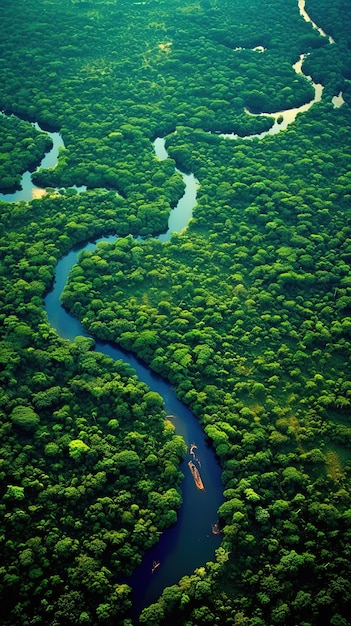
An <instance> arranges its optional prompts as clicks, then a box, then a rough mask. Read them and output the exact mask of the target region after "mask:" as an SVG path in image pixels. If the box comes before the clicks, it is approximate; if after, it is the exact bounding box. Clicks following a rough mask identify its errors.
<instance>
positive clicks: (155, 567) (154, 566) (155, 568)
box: [151, 561, 161, 574]
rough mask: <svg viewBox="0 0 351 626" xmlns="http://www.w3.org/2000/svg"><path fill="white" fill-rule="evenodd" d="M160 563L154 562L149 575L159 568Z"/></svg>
mask: <svg viewBox="0 0 351 626" xmlns="http://www.w3.org/2000/svg"><path fill="white" fill-rule="evenodd" d="M160 565H161V561H154V562H153V564H152V568H151V574H153V573H154V572H155V571H156V570H157V568H158V567H160Z"/></svg>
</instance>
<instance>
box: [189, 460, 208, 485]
mask: <svg viewBox="0 0 351 626" xmlns="http://www.w3.org/2000/svg"><path fill="white" fill-rule="evenodd" d="M188 467H189V469H190V471H191V473H192V476H193V479H194V483H195V485H196V486H197V488H198V489H200V490H201V491H204V489H205V486H204V484H203V482H202V478H201V476H200V472H199V470H198V469H197V467H196V465H195V464H194V463H193V462H192V461H189V462H188Z"/></svg>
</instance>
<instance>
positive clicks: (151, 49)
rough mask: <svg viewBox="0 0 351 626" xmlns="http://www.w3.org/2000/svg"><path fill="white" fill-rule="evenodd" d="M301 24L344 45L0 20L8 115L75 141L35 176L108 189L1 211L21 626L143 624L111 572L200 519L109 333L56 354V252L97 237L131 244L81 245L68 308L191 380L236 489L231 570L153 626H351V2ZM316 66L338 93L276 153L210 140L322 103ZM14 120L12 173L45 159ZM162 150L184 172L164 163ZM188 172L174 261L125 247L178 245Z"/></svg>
mask: <svg viewBox="0 0 351 626" xmlns="http://www.w3.org/2000/svg"><path fill="white" fill-rule="evenodd" d="M306 8H307V10H308V11H309V12H310V15H311V17H312V19H313V20H314V21H315V22H316V23H317V24H319V25H320V26H322V27H323V28H324V30H325V31H326V32H328V33H330V34H331V35H332V36H333V37H334V39H335V44H333V45H330V44H328V42H327V40H326V39H325V38H322V37H320V36H319V35H318V33H317V31H315V30H313V29H312V27H311V25H310V24H308V23H306V22H305V21H304V20H303V19H302V18H301V17H300V16H299V13H298V10H297V2H296V1H295V0H287V1H286V2H284V6H283V7H282V3H281V0H271V2H269V3H266V2H263V1H262V0H252V1H250V2H249V1H248V0H246V1H245V2H244V3H243V2H242V0H241V1H240V2H239V0H237V1H234V0H217V1H213V2H211V0H202V1H201V2H200V3H198V4H184V3H180V2H179V1H178V0H167V1H166V0H164V1H162V0H157V1H156V0H155V1H154V2H149V3H145V4H144V3H135V4H131V3H130V2H127V1H122V0H120V1H119V2H116V3H115V2H104V1H96V0H95V1H94V2H89V1H87V2H83V1H81V2H68V1H67V2H66V1H64V0H56V2H50V3H49V2H45V0H37V1H36V2H34V1H33V2H32V1H31V2H29V3H28V2H24V1H23V2H21V1H20V2H14V1H13V0H7V2H4V3H3V6H2V8H1V18H2V24H3V28H4V31H5V32H6V38H4V39H3V40H2V41H1V42H0V48H1V59H2V64H1V90H0V103H1V105H2V107H3V108H5V109H6V110H7V111H13V112H15V113H16V114H18V115H20V116H22V117H26V118H28V117H29V118H30V119H33V120H34V119H36V120H38V121H39V122H41V123H43V124H44V125H45V124H46V126H51V127H53V128H59V129H60V130H61V132H62V135H63V138H64V142H65V149H64V150H62V151H61V153H60V158H59V163H58V166H57V167H56V168H54V169H53V170H46V171H42V172H38V173H36V174H35V179H36V180H37V181H38V183H40V185H44V186H50V187H56V186H57V187H60V186H62V187H69V186H71V185H73V184H77V185H80V184H86V185H87V186H88V187H89V188H90V191H88V192H87V193H83V194H79V195H78V194H75V193H74V192H73V191H70V192H69V191H67V192H65V191H64V190H61V192H58V191H53V190H51V192H50V193H48V194H47V195H46V196H45V197H43V198H42V199H40V200H35V201H33V202H31V203H30V204H25V203H18V204H16V205H9V204H5V203H4V204H2V205H1V210H2V220H1V228H2V231H1V235H2V240H1V252H2V258H3V264H2V274H1V298H2V310H1V321H2V332H3V334H2V348H1V365H2V374H3V381H4V388H3V392H2V396H1V412H2V419H3V426H2V437H3V444H2V445H3V458H4V461H3V467H2V473H1V475H0V476H1V481H2V482H1V490H2V495H3V504H2V505H1V506H2V524H3V536H4V539H3V546H4V555H5V557H6V558H5V559H4V566H3V567H2V568H1V576H2V579H1V580H2V593H3V595H4V597H6V600H7V602H6V607H7V609H6V610H7V613H6V614H5V615H4V618H3V620H4V624H7V625H10V624H11V626H12V625H13V624H21V625H23V624H29V623H31V624H33V623H42V624H43V623H47V624H53V625H56V624H67V623H74V624H78V623H93V624H100V623H101V624H114V623H117V620H119V621H118V623H125V624H127V623H128V621H127V615H128V609H129V595H128V587H127V586H126V585H124V584H120V582H118V583H117V582H116V579H117V577H118V575H121V574H126V573H129V572H130V571H131V570H132V569H133V567H135V565H136V564H137V563H138V562H139V561H140V557H141V553H142V551H143V549H144V548H145V547H147V546H148V545H151V544H152V542H154V541H156V540H157V538H158V536H159V533H160V530H161V529H162V528H164V527H165V526H167V525H168V524H169V523H172V521H173V519H174V513H173V511H174V510H176V509H177V507H178V506H179V504H180V499H179V494H178V492H177V490H176V488H177V486H178V484H179V479H180V475H179V472H178V470H177V465H178V461H179V459H180V458H181V456H182V453H183V445H182V441H181V440H180V439H178V438H174V437H173V434H172V432H171V431H169V429H167V428H165V427H164V422H163V412H162V402H161V400H160V398H159V397H158V396H157V395H156V396H155V394H153V393H151V392H149V391H148V390H147V389H146V388H145V387H144V386H143V385H141V384H140V383H138V381H137V380H136V379H135V377H133V375H132V373H131V372H130V371H129V370H128V368H126V366H124V365H122V364H121V363H115V364H114V363H112V362H111V360H110V359H108V358H107V357H103V356H102V355H99V354H95V353H93V352H92V351H91V345H90V342H89V340H87V339H83V338H78V339H77V340H76V341H75V343H74V344H70V343H69V342H65V341H62V340H60V339H59V338H58V337H57V335H56V333H55V332H53V331H52V330H51V329H50V328H49V326H48V324H47V320H46V316H45V314H44V312H43V308H42V297H43V294H44V293H45V290H46V289H48V287H49V284H50V281H51V279H52V277H53V272H54V266H55V263H56V260H57V258H58V257H59V256H60V255H62V254H63V253H64V252H66V251H67V250H69V249H70V247H71V246H72V245H73V244H74V243H77V242H79V241H84V240H85V239H87V238H89V237H91V236H93V235H96V234H100V233H103V232H105V233H111V232H118V233H119V234H120V235H121V236H122V237H121V238H120V239H119V240H118V241H117V242H116V243H115V244H113V245H112V244H103V245H100V246H98V248H97V250H96V251H94V252H93V253H84V255H83V256H82V259H81V262H80V265H79V266H77V267H76V268H74V270H73V271H72V274H71V278H70V282H69V284H68V286H67V288H66V290H65V294H64V302H65V305H66V306H67V307H68V308H70V309H71V310H72V311H73V312H74V314H75V315H77V316H79V317H80V318H81V319H82V321H83V323H84V324H85V326H86V327H87V328H89V330H90V331H91V332H92V333H93V334H94V335H95V336H99V337H103V338H107V339H114V340H117V341H119V342H120V343H121V344H122V346H124V347H126V348H128V349H132V350H134V351H135V352H136V353H137V354H138V355H139V356H140V357H141V358H143V359H144V360H145V361H147V362H149V363H150V364H151V367H152V368H153V369H154V370H156V371H157V372H160V373H161V374H162V375H163V376H165V377H168V378H169V379H170V380H171V381H172V382H173V383H174V385H175V386H176V388H177V391H178V393H179V395H180V396H181V397H182V398H183V399H184V400H185V401H186V402H187V403H188V404H189V405H190V406H191V407H192V408H193V410H194V411H195V413H196V414H197V415H198V417H199V419H200V420H201V422H202V423H203V425H204V428H205V430H206V433H207V435H208V437H209V439H210V440H211V441H212V442H213V445H214V446H215V449H216V452H217V454H218V456H219V457H220V460H221V463H222V466H223V481H224V484H225V496H226V501H225V503H224V504H223V505H222V507H221V509H220V519H221V526H222V530H223V544H222V547H221V548H220V549H219V550H218V551H217V555H216V562H215V563H210V564H207V565H206V567H203V568H200V569H198V570H197V571H196V572H195V573H194V575H193V576H190V577H185V578H184V579H182V580H181V581H180V583H179V585H177V586H174V587H172V588H170V589H167V590H165V592H164V594H163V596H162V598H161V599H160V601H159V602H158V603H157V604H155V605H152V606H151V607H148V608H146V609H145V610H144V612H143V614H142V616H141V622H142V623H147V624H163V623H167V622H169V621H170V617H169V616H170V615H172V618H173V620H176V621H177V623H179V624H182V623H183V624H189V625H190V624H194V625H196V626H198V625H201V624H206V623H210V624H246V625H250V626H264V625H271V624H284V625H287V626H290V625H296V624H299V625H301V626H308V625H311V624H313V625H317V624H318V625H320V624H326V625H327V624H328V625H329V624H330V625H332V626H344V625H346V624H347V623H348V619H349V618H348V616H349V610H350V599H351V598H350V592H351V590H350V579H351V572H350V556H351V555H350V545H351V542H350V540H351V537H350V520H351V509H350V506H351V505H350V443H351V440H350V439H351V426H350V422H349V414H350V389H351V382H350V365H349V361H350V347H351V345H350V329H351V312H350V288H351V282H350V281H351V273H350V267H349V265H350V254H351V249H350V189H351V187H350V176H349V163H350V145H349V136H350V130H351V128H350V127H351V122H350V109H349V102H350V97H351V93H350V83H349V80H348V79H349V78H350V77H351V70H350V67H351V66H350V56H349V43H350V42H349V37H350V35H349V33H350V27H349V25H350V10H349V8H348V7H347V6H346V5H345V3H344V2H342V0H318V1H317V0H308V2H307V7H306ZM24 14H25V16H26V19H24V18H23V15H24ZM53 25H54V26H53ZM257 46H263V47H264V48H266V50H265V51H264V52H259V51H257V50H256V51H255V50H254V48H255V47H257ZM303 52H309V53H310V54H309V56H308V58H307V60H306V62H305V64H306V72H307V73H309V74H311V76H312V77H313V79H314V81H315V82H319V81H320V82H322V83H323V84H324V85H325V88H324V94H323V100H322V102H321V103H319V104H318V105H315V106H314V107H313V108H312V109H311V110H310V111H309V112H308V114H306V115H305V116H300V117H298V118H297V120H296V122H295V123H294V125H293V126H291V127H290V128H289V129H288V130H287V131H284V132H282V133H280V134H279V135H276V136H273V137H266V138H265V139H264V140H263V141H261V142H260V141H258V140H252V141H247V140H244V139H243V140H239V141H230V140H225V139H223V138H220V137H218V136H216V134H215V133H214V132H212V134H209V133H208V132H207V131H220V132H225V131H233V132H236V133H238V134H239V135H241V136H245V135H248V134H253V133H255V132H260V131H261V130H263V129H267V128H269V127H270V125H271V120H270V119H269V118H267V117H265V116H263V117H257V116H249V115H247V114H246V113H245V112H244V107H248V108H250V109H251V110H252V111H256V112H257V111H262V110H263V111H266V112H267V111H276V110H280V109H281V108H289V107H293V106H298V105H299V104H301V103H302V102H307V101H308V100H310V99H311V97H312V95H313V94H312V87H311V85H310V84H309V83H308V81H306V80H305V79H304V78H303V77H302V76H300V77H299V76H297V75H296V74H295V72H294V71H293V69H292V67H291V66H292V64H293V63H294V62H295V61H296V60H297V59H298V57H299V55H300V54H301V53H303ZM340 89H342V91H343V94H344V98H345V101H346V103H345V104H344V105H343V106H342V107H341V108H339V109H337V108H334V107H333V104H332V102H331V98H332V96H333V95H335V94H337V93H338V91H339V90H340ZM0 122H1V124H2V125H4V126H5V125H6V129H8V128H9V125H10V124H12V125H13V128H14V131H13V133H12V134H13V142H12V143H13V146H15V148H14V149H12V143H11V145H10V142H9V145H8V147H7V148H6V151H7V150H9V151H10V152H11V151H12V152H11V154H12V156H11V157H8V156H7V155H6V159H7V164H6V176H10V169H11V168H10V165H9V163H10V162H9V161H8V159H9V158H10V159H12V158H13V156H14V158H13V161H14V162H15V161H17V157H16V151H18V150H20V152H21V155H22V153H23V146H24V145H25V144H26V141H25V139H24V138H25V137H26V138H30V139H31V141H34V142H35V145H36V146H37V147H38V146H39V152H40V151H41V152H44V150H45V149H46V148H47V146H48V144H47V142H46V140H44V139H43V136H42V135H39V137H40V138H41V139H40V141H41V143H40V142H39V143H38V142H37V141H36V139H35V138H37V139H38V133H37V131H33V130H31V129H32V127H31V126H29V124H28V123H23V124H22V123H20V122H18V121H16V120H15V119H14V118H2V117H1V119H0ZM175 130H177V132H176V133H174V132H173V131H175ZM6 132H7V133H8V130H6ZM30 133H32V134H30ZM164 134H168V139H167V145H168V150H169V153H170V156H171V157H172V158H171V159H167V160H166V161H164V162H159V161H157V159H155V157H154V154H153V150H152V145H151V140H152V139H153V138H154V137H155V136H157V135H164ZM44 141H45V143H44ZM27 143H28V142H27ZM33 151H34V148H33ZM29 152H30V153H32V149H31V150H29ZM29 152H27V153H26V155H24V156H23V161H22V160H21V163H20V169H22V170H23V169H25V168H26V167H28V166H29V164H30V163H33V162H34V161H35V160H36V161H37V160H38V154H39V152H35V158H34V160H33V161H31V160H29ZM33 154H34V152H33ZM11 163H12V161H11ZM175 163H177V165H179V166H183V167H184V168H185V169H189V170H191V171H193V172H194V174H195V175H196V177H197V178H198V179H199V181H200V189H199V192H198V206H197V207H196V211H195V213H194V218H193V220H192V222H191V224H190V227H189V229H188V230H187V231H186V232H185V233H183V234H181V235H177V236H174V237H173V238H172V239H171V241H170V242H169V243H167V244H161V243H160V242H159V241H156V240H154V239H148V240H146V241H143V242H140V241H136V240H135V239H134V238H132V237H128V236H126V237H124V236H125V235H128V234H129V233H130V234H133V235H136V234H139V233H140V234H144V235H145V234H149V233H152V234H156V233H158V232H160V231H161V230H162V229H164V228H165V225H166V222H167V217H168V214H169V211H170V207H171V206H173V205H174V204H175V202H176V201H177V199H178V198H179V196H180V195H181V193H182V182H181V179H180V176H179V175H177V174H175V173H174V164H175ZM11 167H12V166H11ZM13 171H14V170H11V173H12V172H13ZM18 171H19V170H17V169H16V170H15V174H17V172H18ZM2 179H3V178H2ZM3 180H5V182H4V184H2V186H3V187H5V186H7V185H8V184H9V183H8V182H7V178H6V179H5V178H4V179H3ZM8 180H10V182H11V181H12V178H11V179H10V178H9V179H8ZM15 181H17V179H15V178H14V182H15ZM11 184H13V183H12V182H11ZM116 191H118V192H119V194H120V195H118V196H117V195H116V193H115V192H116ZM118 580H119V581H120V578H119V579H118ZM123 620H125V621H124V622H123Z"/></svg>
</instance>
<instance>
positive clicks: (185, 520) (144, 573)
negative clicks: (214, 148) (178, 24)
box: [0, 0, 343, 615]
mask: <svg viewBox="0 0 351 626" xmlns="http://www.w3.org/2000/svg"><path fill="white" fill-rule="evenodd" d="M298 6H299V10H300V14H301V15H302V17H303V18H304V19H305V20H306V21H309V22H311V23H312V26H313V27H314V28H316V29H318V31H319V32H320V34H321V35H322V36H327V35H326V34H325V33H324V31H322V30H321V29H319V28H318V27H317V26H316V25H315V24H314V22H312V20H311V19H310V18H309V16H308V14H307V13H306V11H305V0H298ZM329 41H330V43H334V42H333V40H332V38H331V37H329ZM260 52H262V50H261V49H260ZM263 52H264V51H263ZM304 59H305V55H301V57H300V59H299V60H298V61H297V62H296V63H295V65H294V66H293V68H294V70H295V72H297V73H302V66H303V61H304ZM306 78H307V79H308V80H310V81H311V83H312V86H313V87H314V90H315V96H314V98H313V100H311V102H309V103H307V104H305V105H303V106H301V107H299V108H296V109H289V110H286V111H279V112H277V113H273V114H272V113H262V115H268V116H270V117H274V124H273V126H272V127H271V128H270V129H269V130H268V131H265V132H263V133H260V134H256V135H249V136H247V137H239V136H238V135H235V134H234V133H226V134H221V135H220V136H222V137H226V138H230V139H240V140H243V139H247V140H250V139H253V138H258V139H263V138H264V137H265V136H266V135H273V134H276V133H278V132H281V131H282V130H284V129H285V128H286V127H287V126H288V124H291V123H292V122H293V121H294V120H295V118H296V116H297V114H298V113H302V112H304V111H307V110H308V109H309V108H310V107H311V106H312V104H314V103H315V102H318V101H319V100H320V99H321V97H322V91H323V86H322V85H317V84H314V83H313V81H312V79H311V78H310V77H306ZM335 98H336V100H335V106H341V105H342V103H343V100H342V94H339V95H338V96H336V97H335ZM35 126H36V128H37V129H38V130H39V131H41V130H42V129H41V128H40V127H39V125H38V124H35ZM43 132H44V131H43ZM48 134H49V135H50V137H51V139H52V141H53V147H52V149H51V150H50V152H49V153H48V154H46V155H45V157H44V158H43V160H42V162H41V164H40V167H41V168H49V167H54V166H55V164H56V163H57V159H58V154H59V148H60V147H64V144H63V141H62V138H61V136H60V134H59V133H48ZM153 145H154V150H155V155H156V157H157V158H158V159H160V160H162V159H166V158H168V154H167V151H166V149H165V140H164V139H163V138H161V137H158V138H157V139H156V140H155V141H154V144H153ZM178 172H179V170H178ZM180 173H181V175H182V177H183V181H184V183H185V192H184V195H183V197H182V198H181V199H180V200H179V202H178V204H177V206H176V207H175V208H174V209H173V211H172V212H171V215H170V218H169V223H168V230H167V232H166V233H163V234H162V235H160V236H159V239H160V241H167V240H168V239H169V238H170V237H171V234H172V232H181V231H182V230H183V229H184V228H185V227H186V226H187V224H188V222H189V220H190V218H191V216H192V209H193V207H194V206H195V205H196V190H197V186H198V181H197V180H196V179H195V177H194V175H193V174H189V173H184V172H180ZM21 187H22V189H20V190H19V191H16V192H15V193H10V194H0V199H1V200H6V201H19V200H25V201H30V200H32V199H33V198H36V197H40V196H41V195H43V194H44V193H45V190H41V189H38V188H36V187H35V185H33V183H32V180H31V174H30V172H26V173H25V174H24V175H23V177H22V181H21ZM78 190H79V191H84V188H79V189H78ZM115 239H116V237H114V236H110V237H104V238H101V239H99V240H95V241H92V242H88V243H82V244H81V245H80V246H77V247H75V248H74V249H73V250H71V251H70V252H69V254H67V255H66V256H65V257H64V258H62V259H61V260H60V261H59V262H58V264H57V268H56V279H55V283H54V286H53V289H52V291H51V292H50V293H48V294H47V296H46V298H45V308H46V311H47V315H48V319H49V321H50V324H51V325H52V326H53V327H54V328H55V329H56V330H57V332H58V334H59V335H60V336H61V337H63V338H65V339H69V340H70V341H73V340H74V338H75V337H76V336H77V335H83V336H88V335H87V333H86V331H85V330H84V328H83V327H82V325H81V323H80V322H79V320H78V319H76V318H74V317H72V316H71V315H70V314H69V313H68V312H67V311H65V310H64V309H63V308H62V307H61V304H60V296H61V293H62V290H63V288H64V285H65V284H66V281H67V280H68V275H69V272H70V270H71V268H72V267H73V265H74V264H75V263H77V261H78V258H79V253H80V252H81V251H82V250H92V249H93V248H94V247H95V246H96V245H97V244H98V243H99V242H100V241H114V240H115ZM95 350H98V351H100V352H103V353H104V354H107V355H109V356H110V357H112V358H113V359H122V360H123V361H125V362H127V363H129V364H130V365H131V366H132V367H133V368H134V369H135V371H136V373H137V376H138V378H139V379H140V380H142V381H144V382H145V383H146V384H147V385H148V386H149V387H150V388H151V389H152V390H154V391H157V392H158V393H159V394H160V395H161V396H162V397H163V400H164V407H165V411H166V413H167V414H171V415H172V416H173V417H172V422H173V423H174V426H175V429H176V433H177V434H179V435H182V436H183V437H184V439H185V441H186V443H187V445H188V449H189V446H190V445H191V444H192V443H194V442H195V443H196V445H197V450H196V455H197V457H198V458H199V459H200V461H201V476H202V480H203V482H204V485H205V491H200V490H199V489H197V488H196V486H195V483H194V480H193V477H192V475H191V473H190V471H189V468H188V466H187V462H188V461H189V460H190V459H191V456H190V452H189V454H188V456H187V458H186V459H185V460H184V461H183V463H182V464H181V470H182V471H183V473H184V480H183V482H182V485H181V488H182V497H183V504H182V507H181V509H180V510H179V513H178V521H177V523H176V524H175V525H174V526H173V527H171V528H169V529H167V530H166V531H165V532H164V533H163V534H162V536H161V539H160V541H159V542H158V544H157V545H156V546H154V547H153V548H151V549H150V550H148V551H147V552H146V553H145V555H144V558H143V560H142V564H141V566H140V567H139V568H138V569H137V570H136V571H135V573H134V574H133V575H132V576H131V578H130V579H129V580H128V583H129V584H130V585H131V586H132V589H133V611H134V613H135V615H137V614H138V613H140V611H141V609H142V608H143V607H144V606H146V605H148V604H150V603H151V602H153V601H155V600H156V599H157V598H158V597H159V596H160V594H161V593H162V590H163V589H164V588H165V587H166V586H169V585H171V584H174V583H176V582H177V581H178V580H179V579H180V578H181V577H182V576H184V575H186V574H191V573H192V571H193V570H194V569H195V568H196V567H199V566H202V565H203V564H204V563H205V562H206V561H209V560H212V559H213V558H214V553H215V550H216V548H217V547H218V546H219V545H220V541H221V538H220V535H215V534H213V533H212V529H211V525H212V524H213V523H214V522H215V521H216V518H217V510H218V507H219V505H220V504H221V502H222V501H223V496H222V483H221V468H220V466H219V464H218V461H217V459H216V457H215V454H214V451H213V449H212V448H211V447H209V445H208V444H207V442H206V439H205V436H204V433H203V431H202V428H201V426H200V424H199V422H198V421H197V419H196V418H195V417H194V415H193V414H192V413H191V411H190V410H189V409H188V408H187V407H186V406H185V405H184V404H183V403H181V402H180V401H179V400H178V398H177V397H176V395H175V393H174V390H173V389H172V387H171V385H170V384H169V383H167V382H166V381H165V380H163V379H162V378H161V377H160V376H158V375H156V374H154V373H153V372H152V371H151V370H150V369H149V368H148V367H146V366H145V365H143V364H142V363H141V362H140V361H139V360H138V359H136V358H135V356H134V355H133V354H130V353H127V352H125V351H123V350H121V349H119V348H118V347H117V346H116V345H114V344H112V343H109V342H103V341H96V342H95ZM154 561H157V562H160V566H159V567H158V568H157V570H156V571H155V572H154V573H152V564H153V562H154Z"/></svg>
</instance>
